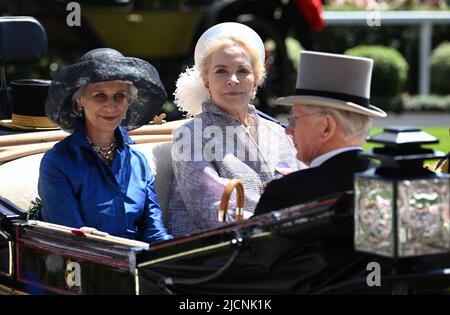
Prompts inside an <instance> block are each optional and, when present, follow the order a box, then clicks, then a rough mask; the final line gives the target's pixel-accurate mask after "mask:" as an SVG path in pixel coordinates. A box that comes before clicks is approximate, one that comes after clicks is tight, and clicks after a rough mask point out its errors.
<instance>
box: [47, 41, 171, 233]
mask: <svg viewBox="0 0 450 315" xmlns="http://www.w3.org/2000/svg"><path fill="white" fill-rule="evenodd" d="M165 100H166V92H165V89H164V87H163V85H162V83H161V81H160V79H159V75H158V72H157V71H156V70H155V68H154V67H153V66H152V65H150V64H149V63H148V62H146V61H144V60H141V59H137V58H132V57H124V56H123V55H122V54H121V53H119V52H118V51H116V50H113V49H108V48H100V49H94V50H92V51H90V52H88V53H86V54H85V55H84V56H83V57H81V59H80V60H79V62H78V63H76V64H73V65H70V66H67V67H65V68H63V69H62V70H61V71H59V72H58V73H57V74H56V76H55V78H54V80H53V82H52V84H51V86H50V88H49V93H48V97H47V102H46V114H47V116H48V117H49V119H50V120H51V121H52V122H54V123H55V124H56V125H58V126H59V127H61V129H63V130H66V131H68V132H70V133H71V135H70V136H69V137H67V138H66V139H64V140H63V141H61V142H60V143H58V144H56V145H55V146H54V147H53V148H52V149H51V150H49V151H48V152H47V153H46V154H45V155H44V157H43V159H42V162H41V166H40V177H39V187H38V189H39V195H40V197H41V199H42V218H43V220H44V221H48V222H51V223H57V224H61V225H66V226H70V227H75V228H80V227H84V226H89V227H93V228H96V229H98V230H101V231H104V232H107V233H110V234H112V235H115V236H120V237H126V238H130V239H140V240H143V241H147V242H155V241H160V240H165V239H170V238H171V236H170V235H169V234H168V233H167V231H166V229H165V228H164V226H163V224H162V218H161V209H160V207H159V204H158V201H157V196H156V192H155V189H154V177H153V174H152V171H151V169H150V167H149V164H148V162H147V160H146V158H145V156H144V155H143V154H142V153H141V152H139V151H138V150H135V149H134V148H132V147H130V144H132V143H133V141H132V140H131V139H130V138H129V137H128V135H127V132H126V130H132V129H136V128H138V127H140V126H142V125H144V124H146V123H148V122H149V121H150V119H151V118H152V117H153V116H154V115H155V114H156V113H157V111H159V109H160V108H161V106H162V104H163V103H164V101H165Z"/></svg>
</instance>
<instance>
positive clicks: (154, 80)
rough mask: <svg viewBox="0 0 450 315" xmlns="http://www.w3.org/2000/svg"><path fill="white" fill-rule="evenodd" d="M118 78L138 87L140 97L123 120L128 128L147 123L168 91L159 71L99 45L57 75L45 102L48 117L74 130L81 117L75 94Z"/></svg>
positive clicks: (160, 105)
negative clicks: (73, 98) (82, 88)
mask: <svg viewBox="0 0 450 315" xmlns="http://www.w3.org/2000/svg"><path fill="white" fill-rule="evenodd" d="M114 80H121V81H130V82H132V83H133V84H134V86H135V87H136V89H137V90H138V95H137V98H136V100H135V101H134V102H132V103H131V104H129V107H128V111H127V114H126V117H125V119H124V121H123V122H122V125H123V126H124V127H125V129H127V130H133V129H136V128H139V127H141V126H143V125H145V124H147V123H148V122H149V121H150V120H151V119H152V118H153V117H154V115H155V114H157V113H159V111H160V109H161V107H162V105H163V104H164V102H165V101H166V98H167V94H166V90H165V89H164V86H163V84H162V82H161V80H160V78H159V74H158V71H156V69H155V68H154V67H153V66H152V65H151V64H150V63H148V62H147V61H144V60H142V59H138V58H133V57H124V56H123V55H122V54H121V53H120V52H118V51H117V50H114V49H110V48H97V49H94V50H91V51H89V52H87V53H86V54H84V55H83V56H82V57H81V58H80V60H79V61H78V63H75V64H73V65H69V66H66V67H64V68H62V69H61V70H60V71H58V73H57V74H56V75H55V77H54V78H53V81H52V84H51V85H50V88H49V91H48V96H47V101H46V104H45V113H46V115H47V117H48V118H49V119H50V120H51V121H53V122H54V123H55V124H56V125H58V126H60V127H61V129H63V130H65V131H68V132H72V131H73V129H74V127H75V123H76V120H77V119H78V118H77V115H76V114H75V113H74V107H73V100H72V96H73V94H74V93H75V92H76V91H77V90H78V89H79V88H80V87H81V86H83V85H87V84H91V83H96V82H102V81H114Z"/></svg>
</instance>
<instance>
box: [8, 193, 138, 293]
mask: <svg viewBox="0 0 450 315" xmlns="http://www.w3.org/2000/svg"><path fill="white" fill-rule="evenodd" d="M16 212H17V213H20V210H18V209H15V208H14V207H12V206H11V205H10V204H8V203H6V202H5V200H0V218H1V222H2V225H1V226H0V286H1V288H2V289H3V293H7V294H16V293H22V292H24V293H29V294H136V292H137V282H136V281H135V279H136V255H137V254H138V253H139V252H141V251H142V250H144V249H143V248H141V247H137V246H136V247H133V246H128V245H122V244H117V243H112V242H108V241H102V240H98V239H92V238H89V237H85V236H83V233H82V232H81V231H80V230H77V229H74V230H73V233H68V232H67V231H64V230H62V231H58V230H55V229H50V228H48V227H42V226H39V225H38V224H36V221H27V220H26V219H21V218H20V215H17V213H16ZM8 217H9V218H8Z"/></svg>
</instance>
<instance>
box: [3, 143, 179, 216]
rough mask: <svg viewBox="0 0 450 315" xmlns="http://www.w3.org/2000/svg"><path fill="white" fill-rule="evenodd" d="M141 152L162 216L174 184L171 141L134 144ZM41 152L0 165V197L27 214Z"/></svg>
mask: <svg viewBox="0 0 450 315" xmlns="http://www.w3.org/2000/svg"><path fill="white" fill-rule="evenodd" d="M134 146H135V148H137V149H138V150H140V151H142V152H143V153H144V154H145V156H146V158H147V160H148V161H149V164H150V167H151V168H152V170H153V174H154V175H155V181H156V183H155V186H156V187H155V188H156V193H157V194H158V201H159V203H160V206H161V209H162V211H163V214H164V210H165V209H167V206H168V204H169V194H170V186H171V184H172V181H173V172H172V156H171V148H172V142H153V143H142V144H136V145H134ZM43 156H44V153H40V154H33V155H29V156H26V157H22V158H19V159H16V160H13V161H10V162H7V163H4V164H2V165H0V196H1V197H3V198H6V199H7V200H9V201H10V202H12V203H13V204H15V205H16V206H18V207H20V208H21V209H23V210H25V211H28V210H29V209H30V207H31V206H32V204H31V202H32V201H34V200H35V199H36V197H38V191H37V184H38V179H39V165H40V163H41V159H42V157H43Z"/></svg>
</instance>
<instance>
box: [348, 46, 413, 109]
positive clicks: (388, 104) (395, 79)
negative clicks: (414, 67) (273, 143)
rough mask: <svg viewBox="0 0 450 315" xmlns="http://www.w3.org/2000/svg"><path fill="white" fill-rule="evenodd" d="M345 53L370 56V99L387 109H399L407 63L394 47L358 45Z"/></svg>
mask: <svg viewBox="0 0 450 315" xmlns="http://www.w3.org/2000/svg"><path fill="white" fill-rule="evenodd" d="M345 54H347V55H352V56H358V57H366V58H372V59H373V60H374V65H373V71H372V87H371V92H370V93H371V99H372V103H373V104H374V105H377V106H379V107H381V108H383V109H384V110H388V111H401V110H402V108H403V106H402V100H401V93H402V92H403V89H404V87H405V83H406V79H407V77H408V69H409V66H408V63H407V62H406V60H405V58H403V56H402V55H401V54H400V53H399V52H398V51H397V50H395V49H393V48H390V47H385V46H380V45H360V46H356V47H354V48H351V49H348V50H347V51H346V52H345Z"/></svg>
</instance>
